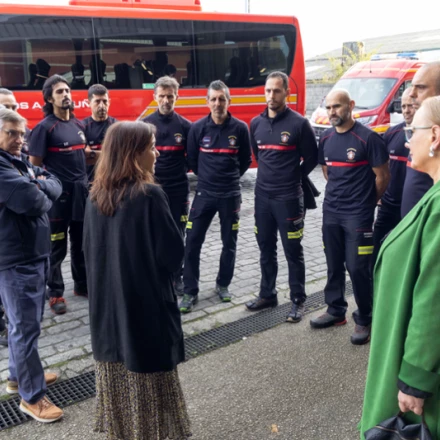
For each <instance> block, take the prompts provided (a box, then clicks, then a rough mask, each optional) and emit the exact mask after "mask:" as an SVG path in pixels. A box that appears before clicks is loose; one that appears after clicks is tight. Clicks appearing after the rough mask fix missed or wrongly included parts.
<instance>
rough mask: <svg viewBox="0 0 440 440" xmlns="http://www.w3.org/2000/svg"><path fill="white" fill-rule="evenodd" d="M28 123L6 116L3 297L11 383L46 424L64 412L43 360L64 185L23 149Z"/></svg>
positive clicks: (24, 406) (1, 116)
mask: <svg viewBox="0 0 440 440" xmlns="http://www.w3.org/2000/svg"><path fill="white" fill-rule="evenodd" d="M25 128H26V121H25V119H24V118H22V117H21V116H20V115H18V114H17V113H15V112H13V111H11V110H0V181H1V185H0V242H1V246H0V296H1V299H2V302H3V304H4V306H5V309H6V312H7V314H8V318H9V324H8V325H9V373H10V376H9V380H8V383H7V388H6V391H7V392H8V393H9V394H16V393H19V394H20V396H21V398H22V400H21V404H20V409H21V410H22V411H23V412H24V413H26V414H28V415H29V416H31V417H33V418H34V419H36V420H38V421H40V422H45V423H48V422H53V421H55V420H58V419H59V418H60V417H61V416H62V415H63V411H62V410H61V409H59V408H57V407H56V406H55V405H53V404H52V403H51V402H50V401H49V400H48V399H47V397H46V385H50V384H52V383H54V382H55V381H56V379H57V375H56V374H53V373H48V374H46V375H45V374H44V371H43V366H42V365H41V361H40V357H39V355H38V337H39V335H40V320H41V316H42V313H43V308H44V297H45V290H46V274H47V271H48V257H49V254H50V226H49V219H48V216H47V212H48V211H49V209H50V208H51V206H52V203H53V202H54V201H55V200H56V199H57V198H58V197H59V196H60V194H61V183H60V182H59V180H58V179H57V178H55V177H54V176H52V175H51V174H49V173H48V172H47V171H45V170H43V169H42V168H38V167H36V166H33V165H31V164H30V163H29V162H28V161H27V160H26V157H25V155H24V154H22V153H21V149H22V146H23V142H24V136H25V134H26V131H25Z"/></svg>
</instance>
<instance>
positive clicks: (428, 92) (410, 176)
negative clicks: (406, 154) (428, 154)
mask: <svg viewBox="0 0 440 440" xmlns="http://www.w3.org/2000/svg"><path fill="white" fill-rule="evenodd" d="M409 90H410V92H409V96H410V97H411V98H412V100H413V105H414V108H415V109H416V110H418V109H419V108H420V106H421V105H422V102H423V101H424V100H425V99H426V98H429V97H431V96H437V95H440V61H436V62H433V63H428V64H425V65H424V66H422V67H421V68H420V69H419V70H418V71H417V72H416V74H415V75H414V78H413V80H412V85H411V88H410V89H409ZM409 131H411V130H409ZM409 136H411V134H409ZM432 185H433V180H432V179H431V177H429V175H428V174H426V173H422V172H421V171H417V170H415V169H413V168H412V167H411V161H408V169H407V170H406V176H405V183H404V185H403V194H402V208H401V214H402V218H403V217H405V215H406V214H408V212H409V211H411V209H412V208H413V207H414V206H415V205H416V204H417V203H418V201H419V200H420V199H421V198H422V197H423V196H424V195H425V193H426V192H427V191H428V190H429V188H431V186H432Z"/></svg>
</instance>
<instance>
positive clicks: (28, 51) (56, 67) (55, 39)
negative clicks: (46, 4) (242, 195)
mask: <svg viewBox="0 0 440 440" xmlns="http://www.w3.org/2000/svg"><path fill="white" fill-rule="evenodd" d="M0 35H1V41H0V81H1V83H0V84H1V87H7V88H8V89H12V90H23V89H31V90H41V89H42V87H43V84H44V81H45V80H46V78H48V77H49V76H52V75H54V74H58V75H62V76H64V77H65V78H66V79H67V80H68V81H69V83H71V85H72V88H84V89H85V88H87V87H86V84H87V81H88V80H89V79H90V70H89V64H90V62H91V60H92V58H93V55H92V37H93V32H92V20H91V19H88V18H68V17H66V18H65V17H56V18H55V17H47V16H26V15H19V16H18V15H9V16H7V15H2V20H1V23H0Z"/></svg>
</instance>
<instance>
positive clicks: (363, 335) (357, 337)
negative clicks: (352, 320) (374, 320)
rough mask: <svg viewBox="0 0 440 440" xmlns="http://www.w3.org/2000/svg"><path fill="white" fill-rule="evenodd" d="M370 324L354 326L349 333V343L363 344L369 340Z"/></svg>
mask: <svg viewBox="0 0 440 440" xmlns="http://www.w3.org/2000/svg"><path fill="white" fill-rule="evenodd" d="M370 335H371V325H358V324H356V325H355V326H354V332H353V334H352V335H351V338H350V340H351V343H352V344H354V345H364V344H366V343H367V342H369V340H370Z"/></svg>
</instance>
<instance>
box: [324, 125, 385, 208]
mask: <svg viewBox="0 0 440 440" xmlns="http://www.w3.org/2000/svg"><path fill="white" fill-rule="evenodd" d="M387 161H388V152H387V149H386V147H385V142H384V141H383V139H382V138H381V137H380V136H379V135H378V134H377V133H375V132H374V131H373V130H371V129H369V128H368V127H365V126H364V125H362V124H360V123H359V122H355V124H354V125H353V127H352V128H351V129H350V130H348V131H347V132H345V133H338V132H337V131H336V130H335V128H334V127H332V128H330V129H328V130H326V131H325V132H324V133H323V134H322V136H321V139H320V141H319V163H320V164H321V165H327V172H328V182H327V186H326V189H325V198H324V205H323V210H324V212H329V213H332V214H335V215H337V214H341V215H344V216H346V215H350V216H370V215H372V214H373V212H374V208H375V206H376V175H375V174H374V172H373V170H372V168H375V167H379V166H381V165H383V164H385V163H387Z"/></svg>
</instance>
